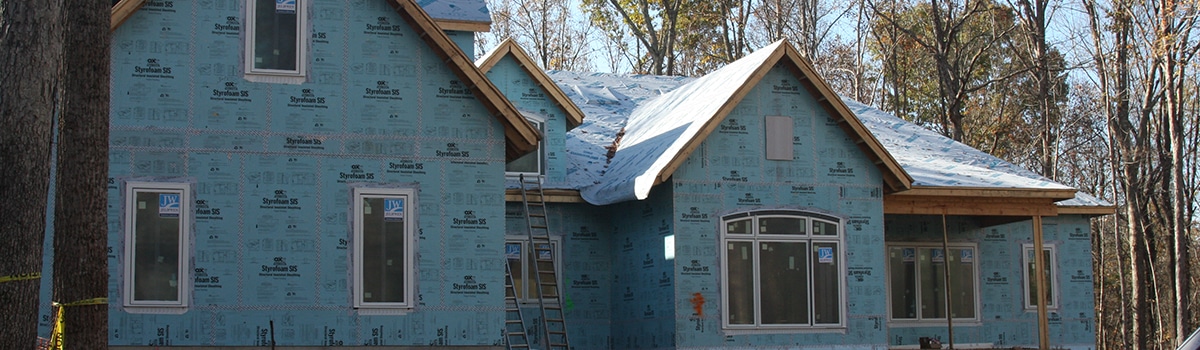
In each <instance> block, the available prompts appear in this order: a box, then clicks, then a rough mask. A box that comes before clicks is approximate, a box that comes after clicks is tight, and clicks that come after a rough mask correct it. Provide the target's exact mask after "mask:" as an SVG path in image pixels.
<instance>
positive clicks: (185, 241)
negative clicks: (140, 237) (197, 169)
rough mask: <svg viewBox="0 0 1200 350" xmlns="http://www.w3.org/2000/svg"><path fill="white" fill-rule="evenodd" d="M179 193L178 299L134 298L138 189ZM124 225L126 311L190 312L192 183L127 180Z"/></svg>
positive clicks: (124, 304) (123, 293)
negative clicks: (153, 299) (145, 299)
mask: <svg viewBox="0 0 1200 350" xmlns="http://www.w3.org/2000/svg"><path fill="white" fill-rule="evenodd" d="M168 191H169V192H179V200H180V203H179V253H178V254H179V266H178V267H177V269H178V271H177V272H176V276H178V277H177V278H176V283H177V284H176V286H177V289H178V299H179V301H177V302H170V301H166V302H164V301H137V300H134V299H133V298H134V292H133V288H134V285H133V284H134V278H133V275H134V261H136V254H137V250H136V248H135V247H136V246H137V245H136V242H135V241H134V238H135V229H136V227H135V226H136V224H137V220H136V218H135V217H134V214H135V210H133V208H134V207H135V206H136V205H137V204H136V201H137V196H136V194H137V193H139V192H168ZM124 192H125V198H124V208H123V209H124V210H125V215H124V216H125V217H124V219H125V227H124V232H123V235H124V254H123V256H122V261H121V263H122V265H124V266H123V268H124V270H123V272H124V281H122V287H123V288H122V291H121V294H122V295H123V297H122V299H123V300H122V304H123V306H124V307H125V309H126V312H130V313H162V314H181V313H184V312H186V311H187V307H188V305H190V302H191V292H192V274H191V271H192V269H191V265H190V264H191V237H192V235H193V232H192V218H193V215H194V211H193V209H192V190H191V184H189V183H183V182H146V181H128V182H126V183H125V190H124Z"/></svg>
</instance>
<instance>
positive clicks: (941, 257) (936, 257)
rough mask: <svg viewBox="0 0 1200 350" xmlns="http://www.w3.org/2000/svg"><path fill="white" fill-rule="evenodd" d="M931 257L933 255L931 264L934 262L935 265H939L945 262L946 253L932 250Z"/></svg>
mask: <svg viewBox="0 0 1200 350" xmlns="http://www.w3.org/2000/svg"><path fill="white" fill-rule="evenodd" d="M932 255H933V262H935V263H940V262H945V261H946V252H943V251H942V250H941V249H933V250H932Z"/></svg>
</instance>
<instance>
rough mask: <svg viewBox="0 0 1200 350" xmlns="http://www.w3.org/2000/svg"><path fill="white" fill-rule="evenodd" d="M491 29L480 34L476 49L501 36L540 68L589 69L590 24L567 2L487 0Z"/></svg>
mask: <svg viewBox="0 0 1200 350" xmlns="http://www.w3.org/2000/svg"><path fill="white" fill-rule="evenodd" d="M488 7H489V8H490V9H491V11H492V32H491V33H490V34H480V35H478V38H477V46H479V48H480V51H481V52H483V51H484V49H487V48H490V46H489V45H492V46H494V45H495V44H498V43H500V42H502V41H504V40H505V39H509V38H511V39H513V40H516V42H517V43H518V44H519V45H521V47H522V48H524V49H526V51H528V52H529V54H530V55H532V56H533V59H534V60H536V61H537V62H538V64H539V65H541V67H542V68H543V69H557V70H575V71H582V70H588V69H590V68H591V56H590V53H591V47H590V41H591V36H592V31H593V27H591V26H587V25H585V23H583V21H582V19H581V18H577V17H576V15H575V13H574V12H572V11H571V8H570V3H568V2H566V1H552V0H490V1H488Z"/></svg>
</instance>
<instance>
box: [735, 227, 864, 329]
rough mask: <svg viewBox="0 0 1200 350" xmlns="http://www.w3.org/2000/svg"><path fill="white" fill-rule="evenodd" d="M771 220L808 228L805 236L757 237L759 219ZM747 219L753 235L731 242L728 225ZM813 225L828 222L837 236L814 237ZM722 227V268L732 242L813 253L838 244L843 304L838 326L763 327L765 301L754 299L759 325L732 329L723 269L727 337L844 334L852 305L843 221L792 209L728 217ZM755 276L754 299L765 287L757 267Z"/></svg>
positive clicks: (810, 287)
mask: <svg viewBox="0 0 1200 350" xmlns="http://www.w3.org/2000/svg"><path fill="white" fill-rule="evenodd" d="M772 217H786V218H801V219H804V220H805V225H807V227H806V232H805V234H804V235H778V234H755V233H756V232H758V231H759V224H758V223H759V219H762V218H772ZM745 218H750V219H751V226H750V234H740V233H739V234H734V237H732V238H731V237H730V234H729V233H728V232H726V230H727V228H728V226H727V225H726V223H727V222H730V221H737V220H742V219H745ZM814 221H821V222H826V223H831V224H834V225H836V226H837V234H836V235H813V234H812V225H813V222H814ZM719 225H720V228H719V230H720V231H719V232H720V234H721V240H720V244H721V246H720V247H721V248H720V249H719V250H720V252H721V264H722V265H726V264H727V262H728V261H729V257H728V249H725V247H726V245H727V244H728V243H729V242H737V241H740V242H759V241H768V242H805V243H807V244H808V247H809V248H810V249H811V248H812V244H813V243H836V244H837V247H838V255H837V256H836V259H838V260H836V261H837V262H839V264H838V265H839V266H838V274H837V275H838V276H839V278H838V298H839V300H840V303H841V305H839V306H838V323H837V324H815V323H814V324H809V325H802V324H787V325H762V324H761V317H762V300H761V299H760V298H755V301H754V308H755V318H756V320H755V323H756V324H752V325H732V324H730V323H729V313H728V312H727V311H728V310H729V298H728V295H729V291H727V290H726V288H727V286H726V283H725V282H724V281H728V280H729V275H728V274H729V270H728V269H721V281H722V282H721V283H720V285H719V286H718V288H719V289H720V291H721V310H722V312H721V329H722V330H723V331H724V333H725V334H728V335H739V334H774V333H785V332H786V333H825V332H844V331H845V328H846V322H847V321H846V317H847V315H848V314H849V312H848V310H847V305H848V304H849V303H848V302H847V293H846V278H845V276H846V265H847V264H846V243H845V233H846V231H845V222H844V220H842V219H840V218H836V217H833V216H830V215H826V214H820V213H814V212H809V211H802V210H793V209H784V210H757V211H750V212H742V213H735V214H730V215H726V216H724V217H723V218H722V219H721V220H720V221H719ZM753 251H754V255H755V257H756V258H755V261H757V256H758V254H759V252H758V249H757V248H756V249H753ZM807 265H808V271H807V275H808V288H809V291H808V296H809V300H808V301H807V302H808V303H809V304H808V306H809V307H808V310H809V313H813V312H814V309H813V300H812V297H813V292H812V281H813V277H812V276H813V273H812V268H813V264H811V263H809V264H807ZM753 275H754V290H753V291H752V293H754V294H755V295H758V294H759V288H760V287H761V284H762V283H761V281H760V280H759V277H760V275H761V274H760V272H759V271H758V265H757V264H756V265H754V273H753ZM810 316H811V315H810Z"/></svg>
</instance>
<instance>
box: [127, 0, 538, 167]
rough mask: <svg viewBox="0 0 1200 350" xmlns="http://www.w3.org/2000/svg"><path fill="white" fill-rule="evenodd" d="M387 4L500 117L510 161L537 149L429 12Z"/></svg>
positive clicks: (131, 3)
mask: <svg viewBox="0 0 1200 350" xmlns="http://www.w3.org/2000/svg"><path fill="white" fill-rule="evenodd" d="M384 1H387V2H388V4H389V5H391V6H392V8H393V9H395V10H396V12H397V13H399V14H400V17H401V18H403V19H404V21H405V22H407V23H408V24H409V25H410V26H412V27H413V29H414V30H416V31H417V32H418V33H419V34H420V37H421V40H424V41H425V43H426V44H428V45H429V47H430V48H431V49H433V52H434V54H436V55H437V56H438V58H440V59H441V61H442V62H445V63H446V65H447V66H449V68H450V70H451V71H452V72H454V75H455V76H457V77H458V78H459V80H461V81H462V82H463V84H464V85H466V86H467V88H468V89H470V90H471V93H472V94H474V95H475V98H477V99H479V102H480V103H482V104H483V105H484V107H485V108H487V110H488V113H490V114H492V115H493V116H495V117H496V119H497V120H499V121H500V124H502V125H503V126H504V140H505V142H504V155H505V159H506V160H509V161H511V160H514V159H517V158H519V157H521V156H522V155H525V154H526V153H529V152H531V151H533V150H534V149H536V148H537V144H538V140H539V139H540V138H541V133H539V132H538V130H537V129H536V128H534V127H533V125H531V124H529V122H527V121H525V117H523V116H521V113H520V111H518V110H517V108H516V107H515V106H513V104H512V103H511V102H509V101H508V99H507V98H505V97H504V95H503V94H501V93H500V90H498V89H497V88H496V86H495V85H492V82H491V80H488V79H487V77H486V76H484V75H483V72H480V71H479V69H478V68H475V64H474V63H473V62H471V60H470V59H468V58H467V55H466V54H465V53H463V51H462V50H461V49H459V48H458V45H457V44H455V43H454V41H452V40H451V39H450V37H449V36H447V35H446V33H445V32H443V31H442V29H441V28H439V27H438V25H437V24H436V23H434V21H433V19H432V18H430V17H429V14H427V13H425V11H424V10H422V9H421V7H420V6H418V5H417V3H416V2H414V0H384ZM144 2H145V0H122V1H121V2H119V3H117V4H116V5H114V6H113V10H112V30H116V28H117V27H118V26H119V25H120V23H123V22H124V21H125V20H126V19H128V18H129V16H131V15H132V14H133V13H134V11H136V10H137V9H138V8H140V7H141V6H142V4H143V3H144Z"/></svg>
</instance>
